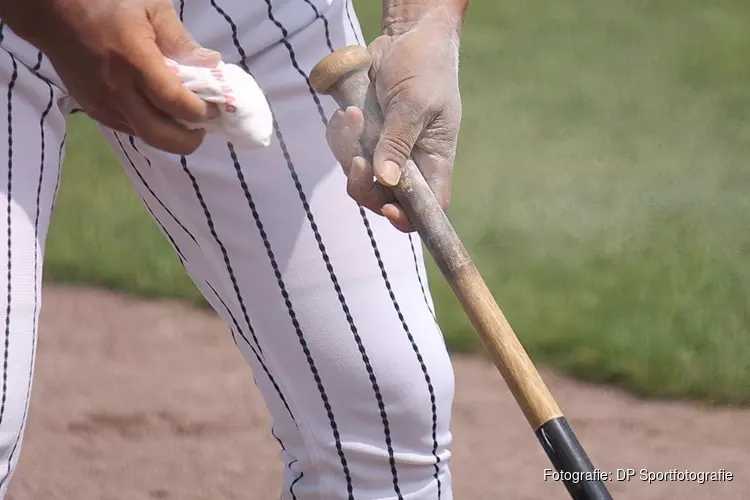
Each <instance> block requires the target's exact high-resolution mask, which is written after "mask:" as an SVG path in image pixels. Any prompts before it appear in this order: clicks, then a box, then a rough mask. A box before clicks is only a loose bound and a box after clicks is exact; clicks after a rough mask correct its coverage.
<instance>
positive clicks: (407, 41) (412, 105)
mask: <svg viewBox="0 0 750 500" xmlns="http://www.w3.org/2000/svg"><path fill="white" fill-rule="evenodd" d="M368 50H369V51H370V54H371V56H372V61H373V63H372V69H371V70H370V79H371V80H372V81H373V83H374V85H375V89H376V93H377V96H378V101H379V102H380V107H381V108H382V110H383V117H384V125H383V130H382V133H381V136H380V141H379V142H378V145H377V147H376V149H375V152H374V155H373V161H372V164H370V163H369V162H368V161H366V160H365V159H364V158H362V157H361V156H359V155H360V154H361V153H360V151H361V150H360V148H359V145H358V139H359V136H360V135H361V133H362V127H363V116H362V112H361V111H360V110H359V109H357V108H355V107H350V108H348V109H347V110H345V111H341V110H337V111H336V112H335V113H334V114H333V116H332V117H331V120H330V122H329V125H328V130H327V134H326V135H327V139H328V144H329V146H330V147H331V150H332V151H333V153H334V155H335V156H336V159H337V160H338V161H339V163H341V166H342V167H343V169H344V172H345V173H346V176H347V178H348V183H347V191H348V193H349V195H350V196H351V197H352V198H354V199H355V200H356V201H357V202H359V203H360V204H361V205H362V206H364V207H366V208H369V209H370V210H372V211H374V212H376V213H378V214H382V215H384V216H385V217H387V218H388V220H390V221H391V223H392V224H393V225H394V226H395V227H396V228H398V229H400V230H401V231H404V232H411V231H413V230H414V228H413V226H412V224H411V223H410V222H409V220H408V218H407V217H406V214H405V213H404V211H403V210H402V209H401V207H399V206H398V204H397V203H396V201H395V199H394V198H393V196H392V195H391V194H390V190H389V189H386V188H384V186H388V187H390V186H395V185H396V184H397V183H398V181H399V178H400V175H401V170H402V169H403V168H404V165H405V163H406V160H407V159H408V158H409V157H411V158H412V159H413V160H414V161H415V163H416V164H417V165H418V166H419V169H420V170H421V171H422V174H423V175H424V177H425V179H426V180H427V183H428V184H429V186H430V187H431V188H432V191H433V192H434V193H435V195H436V197H437V199H438V200H439V202H440V204H441V206H442V207H443V209H446V208H447V207H448V204H449V202H450V195H451V175H452V170H453V161H454V159H455V155H456V141H457V139H458V131H459V126H460V122H461V97H460V94H459V89H458V32H457V30H455V29H454V28H452V27H451V26H450V25H449V24H446V23H443V22H441V21H437V20H434V19H432V20H424V21H421V22H418V23H416V24H415V25H414V26H413V27H411V28H410V29H408V30H405V31H403V32H402V33H399V34H385V35H382V36H380V37H378V38H376V39H375V40H374V41H373V42H372V43H371V44H370V46H369V47H368ZM373 177H374V178H375V179H377V182H375V181H374V180H373Z"/></svg>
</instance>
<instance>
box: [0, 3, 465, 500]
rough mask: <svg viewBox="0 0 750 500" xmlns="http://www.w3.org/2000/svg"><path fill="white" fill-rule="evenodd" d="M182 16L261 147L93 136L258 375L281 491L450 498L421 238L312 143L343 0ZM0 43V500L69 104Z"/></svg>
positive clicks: (16, 446) (313, 495) (14, 49)
mask: <svg viewBox="0 0 750 500" xmlns="http://www.w3.org/2000/svg"><path fill="white" fill-rule="evenodd" d="M176 7H177V9H178V11H179V13H180V15H181V16H182V17H183V19H184V22H185V24H186V25H187V27H188V29H189V30H190V31H191V32H192V33H193V35H194V36H195V37H196V39H197V40H198V41H199V42H200V43H201V44H202V45H204V46H206V47H208V48H211V49H214V50H217V51H219V52H221V53H222V55H223V58H224V60H225V61H226V62H233V63H236V64H240V65H242V66H243V67H244V68H245V69H247V70H248V71H250V72H251V73H252V75H253V76H254V77H255V78H256V80H257V81H258V83H259V85H260V86H261V88H263V90H264V91H265V92H266V94H267V97H268V100H269V102H270V105H271V107H272V110H273V113H274V116H275V128H274V137H273V144H272V146H271V147H269V148H267V149H261V150H253V151H249V152H248V151H241V150H238V149H235V148H233V147H232V145H231V144H229V143H227V142H225V141H224V140H222V139H221V138H219V137H215V136H210V137H208V138H207V140H206V141H205V143H204V144H203V145H202V146H201V147H200V148H199V149H198V150H197V151H196V152H195V153H194V154H192V155H190V156H188V157H179V156H174V155H171V154H166V153H163V152H160V151H156V150H154V149H152V148H150V147H148V146H147V145H145V144H144V143H142V142H141V141H139V140H138V139H134V138H132V137H128V136H127V135H123V134H120V133H114V132H113V131H111V130H108V129H103V133H104V135H105V137H106V139H107V140H108V142H109V144H110V146H111V147H112V149H113V151H114V152H115V153H116V154H117V156H118V158H119V159H120V161H121V162H122V165H123V167H124V168H125V170H126V171H127V173H128V175H129V177H130V179H131V181H132V183H133V186H134V187H135V189H136V190H137V191H138V193H139V194H140V196H141V198H142V199H143V202H144V204H145V206H146V207H147V209H148V210H149V212H150V213H151V214H152V215H153V217H154V219H155V221H156V223H157V224H158V225H159V227H160V228H161V230H162V231H163V233H164V235H165V236H166V237H167V238H168V239H169V241H170V242H171V243H172V245H173V247H174V249H175V252H176V253H177V255H178V256H179V258H180V259H181V260H182V262H183V264H184V265H185V268H186V269H187V271H188V273H189V274H190V276H191V277H192V279H193V281H194V282H195V284H196V285H197V286H198V287H199V288H200V290H201V291H202V292H203V294H204V295H205V297H206V298H207V300H208V301H209V302H210V303H211V305H212V306H213V307H214V308H215V310H216V311H217V313H218V314H219V315H221V317H222V318H223V319H224V320H226V322H227V324H228V325H229V326H230V328H231V334H232V335H233V337H234V340H235V343H236V344H237V346H238V347H239V349H240V350H241V351H242V354H243V355H244V356H245V358H246V359H247V361H248V363H249V364H250V365H251V367H252V370H253V374H254V377H255V380H256V383H257V385H258V387H259V388H260V390H261V391H262V393H263V396H264V398H265V401H266V404H267V406H268V409H269V411H270V413H271V415H272V417H273V428H272V430H271V432H273V435H274V437H275V438H276V439H277V441H278V443H279V446H280V449H281V455H282V458H283V460H284V462H285V471H286V472H285V480H284V485H283V488H282V498H283V499H299V500H305V499H325V500H334V499H354V498H356V499H359V500H369V499H396V498H399V499H410V500H427V499H443V500H450V499H451V498H452V496H451V478H450V472H449V468H448V462H449V458H450V452H449V445H450V442H451V434H450V431H449V426H450V417H451V405H452V400H453V390H454V382H453V371H452V368H451V363H450V359H449V357H448V354H447V352H446V348H445V345H444V341H443V338H442V336H441V332H440V330H439V328H438V326H437V324H436V321H435V318H434V314H433V310H432V307H433V306H432V301H431V298H430V295H429V291H428V289H427V280H426V276H425V270H424V263H423V260H422V253H421V246H420V241H419V239H418V237H417V236H416V235H406V234H402V233H400V232H398V231H396V230H395V229H393V228H392V227H391V226H390V224H389V223H388V222H387V221H386V220H385V219H383V218H381V217H380V216H377V215H374V214H372V213H369V212H366V211H365V210H364V209H362V208H361V207H359V206H358V205H357V204H356V203H355V202H354V201H352V200H351V199H350V198H349V197H348V196H347V194H346V189H345V177H344V175H343V173H342V171H341V168H340V166H339V165H338V164H337V163H336V161H335V159H334V157H333V156H332V154H331V153H330V151H329V149H328V147H327V144H326V142H325V122H326V119H327V118H328V117H330V115H331V114H332V112H333V110H334V109H335V104H334V102H333V101H332V100H331V99H329V98H327V97H324V96H323V97H319V96H317V95H316V94H315V93H314V92H313V91H312V89H311V88H310V85H309V81H308V79H307V75H308V73H309V71H310V69H311V68H312V67H313V65H314V64H315V63H316V62H317V61H319V60H320V59H321V58H322V57H324V56H325V55H327V54H328V53H330V51H332V50H334V49H336V48H338V47H341V46H344V45H348V44H353V43H360V44H361V43H363V38H362V34H361V32H360V31H359V27H358V24H357V20H356V17H355V14H354V12H353V9H352V6H351V5H349V4H348V3H347V2H346V1H345V0H332V1H331V0H328V1H326V0H283V1H281V0H279V1H271V0H268V1H265V2H262V1H254V2H249V1H247V0H183V1H179V0H176ZM0 36H1V37H2V41H1V42H0V47H2V49H3V50H2V51H0V121H1V122H2V123H0V311H1V312H0V314H1V315H2V319H0V356H2V379H1V380H2V382H1V387H0V389H1V390H2V393H1V396H0V498H2V496H4V494H5V491H6V489H7V487H8V481H9V480H10V477H11V475H12V473H13V469H14V467H15V465H16V463H17V462H18V458H19V455H20V450H21V442H22V436H23V431H24V423H25V420H26V413H27V411H28V402H29V394H30V391H31V378H32V373H33V368H34V352H35V347H36V335H37V321H38V317H39V310H40V307H41V277H42V262H43V257H44V242H45V237H46V234H47V229H48V225H49V220H50V213H51V211H52V208H53V206H54V200H55V193H56V191H57V187H58V183H59V175H60V166H61V162H62V159H63V156H64V149H65V147H64V146H65V131H66V114H67V113H68V112H70V111H71V110H73V108H75V103H72V102H71V101H70V99H69V98H68V97H67V95H66V91H65V88H64V86H63V84H62V83H61V82H60V81H59V78H58V77H57V75H56V74H55V72H54V70H53V68H52V67H51V65H50V63H49V61H48V60H47V59H46V58H45V57H44V56H43V55H42V54H41V53H39V52H38V51H37V50H36V49H35V48H34V47H32V46H30V45H29V44H27V43H25V42H24V41H23V40H21V39H19V38H18V37H17V36H16V35H15V34H13V33H12V32H11V31H10V30H9V29H8V28H7V27H3V29H2V35H0ZM73 168H75V167H73ZM41 334H42V335H43V334H44V332H42V333H41ZM195 369H196V370H200V359H196V360H195ZM92 375H94V374H92ZM248 453H252V451H251V450H248Z"/></svg>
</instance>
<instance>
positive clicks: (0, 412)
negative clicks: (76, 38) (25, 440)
mask: <svg viewBox="0 0 750 500" xmlns="http://www.w3.org/2000/svg"><path fill="white" fill-rule="evenodd" d="M8 55H9V56H10V60H11V62H12V63H13V73H12V75H11V77H10V82H9V83H8V93H7V97H8V108H7V109H8V118H7V119H8V181H7V186H6V189H7V190H8V193H7V199H6V211H7V219H6V221H7V224H8V233H7V239H6V244H7V245H8V254H7V256H8V261H7V265H8V271H7V275H6V279H7V280H8V286H7V289H6V294H5V298H6V300H7V302H8V304H7V307H6V308H5V351H4V353H3V395H2V401H0V427H1V426H2V424H3V417H5V403H6V401H7V397H8V355H9V352H10V313H11V292H12V288H13V287H12V286H11V278H12V264H13V252H12V248H11V243H12V239H11V236H12V224H11V215H12V210H11V209H12V206H13V196H12V191H13V89H14V88H15V86H16V81H17V80H18V63H17V62H16V58H15V57H13V55H12V54H10V53H9V54H8Z"/></svg>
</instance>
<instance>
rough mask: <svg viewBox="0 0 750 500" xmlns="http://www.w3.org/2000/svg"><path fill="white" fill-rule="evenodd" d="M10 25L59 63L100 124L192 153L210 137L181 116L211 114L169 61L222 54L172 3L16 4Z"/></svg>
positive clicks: (56, 0)
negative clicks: (201, 41) (194, 33)
mask: <svg viewBox="0 0 750 500" xmlns="http://www.w3.org/2000/svg"><path fill="white" fill-rule="evenodd" d="M4 7H5V8H4V9H3V21H4V22H6V23H8V25H9V26H10V28H11V29H12V30H13V31H14V32H15V33H17V34H18V35H19V36H20V37H22V38H24V39H26V40H27V41H29V42H30V43H32V44H34V45H35V46H37V47H38V48H39V49H40V50H41V51H42V52H44V53H45V54H46V55H47V57H48V58H49V59H50V61H51V62H52V64H53V66H54V67H55V69H56V70H57V72H58V74H59V76H60V79H61V80H62V82H63V83H64V84H65V86H66V88H67V90H68V92H69V93H70V95H71V96H72V97H73V98H75V100H76V101H77V102H78V104H80V106H81V107H82V108H83V110H84V111H85V112H86V113H88V115H89V116H91V117H92V118H93V119H95V120H97V121H98V122H100V123H102V124H103V125H105V126H108V127H111V128H113V129H115V130H119V131H121V132H124V133H127V134H131V135H136V136H139V137H140V138H142V139H143V140H144V141H145V142H146V143H148V144H150V145H151V146H153V147H155V148H158V149H162V150H164V151H168V152H171V153H175V154H189V153H191V152H193V151H194V150H195V149H196V148H197V147H198V146H199V145H200V144H201V142H202V141H203V136H204V134H205V132H203V131H201V130H188V129H187V128H185V127H183V126H181V125H179V124H177V123H176V122H175V120H174V119H173V118H180V119H182V120H185V121H188V122H199V121H202V120H204V119H205V118H206V117H207V116H208V115H209V114H210V113H211V110H209V108H207V105H206V103H205V102H204V101H202V100H201V99H199V98H198V97H196V96H195V95H194V94H193V93H192V92H190V91H188V90H186V89H185V88H184V87H183V86H182V82H181V81H180V79H179V78H178V77H177V75H176V74H175V73H174V72H173V71H172V70H171V69H170V68H169V67H168V66H167V65H166V64H165V62H164V57H165V56H166V57H169V58H171V59H173V60H176V61H178V62H181V63H183V64H191V65H196V66H198V65H199V66H209V67H213V66H215V65H216V64H217V63H218V62H219V60H220V55H219V54H218V53H216V52H213V51H210V50H206V49H203V48H201V47H200V46H199V45H198V44H197V43H196V42H195V41H194V40H193V39H192V38H191V36H190V35H189V34H188V33H187V31H186V30H185V28H184V27H183V25H182V23H181V22H180V20H179V17H178V16H177V13H176V12H175V10H174V6H173V4H172V1H171V0H23V1H21V0H10V1H7V2H6V3H5V5H4Z"/></svg>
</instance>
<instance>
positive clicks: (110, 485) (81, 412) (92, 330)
mask: <svg viewBox="0 0 750 500" xmlns="http://www.w3.org/2000/svg"><path fill="white" fill-rule="evenodd" d="M45 293H46V295H45V304H44V309H43V313H42V320H41V333H40V339H39V350H38V358H37V372H36V373H37V375H36V379H35V385H34V390H33V398H32V406H31V410H30V418H29V426H28V429H27V433H26V440H25V445H24V448H23V453H22V458H21V461H20V465H19V468H18V472H17V473H16V475H15V476H14V478H13V481H12V482H11V488H10V493H9V495H8V497H9V498H10V499H12V500H57V499H76V500H97V499H102V500H105V499H106V500H146V499H168V500H175V499H180V500H204V499H205V500H208V499H211V500H218V499H222V500H223V499H226V500H231V499H238V500H239V499H242V500H269V499H276V498H278V492H279V478H280V476H281V463H280V461H279V459H278V448H277V444H276V442H275V441H273V439H272V438H271V436H270V435H269V433H268V422H269V421H268V417H267V414H266V411H265V408H264V406H263V403H262V401H261V399H260V397H259V395H258V392H257V390H256V388H255V386H254V384H253V381H252V377H251V376H250V373H249V370H248V368H247V367H246V365H245V363H244V361H243V360H242V358H241V356H240V354H239V352H238V351H237V350H236V348H235V347H234V345H233V344H232V341H231V337H230V335H229V333H228V331H227V329H226V328H225V326H224V324H223V323H222V322H221V321H220V320H219V319H217V318H216V317H215V316H213V315H212V314H209V313H208V312H206V311H197V310H193V309H190V308H188V307H186V306H184V305H181V304H178V303H173V302H162V301H150V302H145V301H140V300H136V299H133V298H129V297H123V296H120V295H116V294H113V293H108V292H102V291H99V290H87V289H79V288H69V287H52V286H48V287H46V289H45ZM199 359H200V360H201V363H202V366H203V369H202V370H201V371H200V372H199V371H197V370H195V369H192V368H191V365H193V363H196V362H197V361H198V360H199ZM454 359H455V363H456V379H457V399H456V405H455V411H454V415H455V420H454V457H453V471H454V472H453V473H454V492H455V494H454V496H455V498H457V499H460V500H470V499H471V500H483V499H488V500H489V499H494V500H496V499H509V500H526V499H565V498H569V497H568V496H567V493H566V492H565V490H564V488H563V487H562V485H561V484H560V483H556V482H553V481H545V480H544V473H543V471H544V469H545V468H547V467H549V465H548V462H547V459H546V456H545V455H544V454H543V452H542V450H541V448H540V446H539V445H538V443H537V441H536V438H535V437H534V435H533V433H532V432H531V431H530V429H529V428H528V426H527V424H526V422H525V420H524V419H523V417H522V415H521V412H520V411H519V409H518V407H517V406H516V404H515V402H514V401H513V399H512V398H511V396H510V395H509V393H508V390H507V389H506V387H505V385H504V383H503V381H502V379H501V377H500V375H499V374H498V373H497V372H496V370H495V369H494V367H493V366H491V365H489V364H488V363H486V362H485V361H482V360H480V359H475V358H467V357H456V358H454ZM543 375H544V377H545V379H546V380H547V382H548V384H549V386H550V389H551V390H552V393H553V395H554V396H555V398H556V399H557V400H558V402H559V403H560V405H561V406H562V407H563V409H564V410H565V412H566V414H567V417H568V419H569V421H570V422H571V425H572V426H573V428H574V430H575V431H576V433H577V435H578V436H579V438H580V439H581V441H582V442H583V443H584V446H585V447H586V449H587V451H588V453H589V455H590V456H591V458H592V459H593V461H594V463H595V464H596V465H597V466H598V467H599V468H601V469H602V470H604V471H610V472H614V471H615V470H616V469H618V468H620V469H626V468H632V469H636V471H639V470H640V469H647V470H649V471H651V472H658V471H669V470H672V469H680V470H689V471H692V472H699V471H719V470H721V469H725V470H726V471H729V472H731V473H732V474H733V475H734V477H733V480H732V481H725V482H711V483H705V484H699V483H697V482H676V481H673V482H664V481H661V482H654V483H652V484H649V483H648V482H646V481H642V480H640V479H638V476H636V478H633V479H631V480H630V481H612V482H610V483H609V484H608V486H609V488H610V491H611V492H612V494H613V496H614V497H615V498H616V499H623V500H624V499H640V500H652V499H675V500H678V499H682V500H693V499H702V500H703V499H712V498H721V499H723V500H730V499H738V500H739V499H747V498H750V455H748V452H747V450H748V449H749V448H750V411H740V410H732V409H722V410H708V409H702V408H698V407H695V406H691V405H686V404H672V403H669V404H667V403H654V402H642V401H638V400H636V399H634V398H632V397H629V396H627V395H624V394H622V393H620V392H616V391H612V390H609V389H605V388H601V387H595V386H589V385H584V384H580V383H576V382H572V381H570V380H568V379H565V378H562V377H559V376H556V375H555V374H553V373H551V372H549V371H543Z"/></svg>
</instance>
